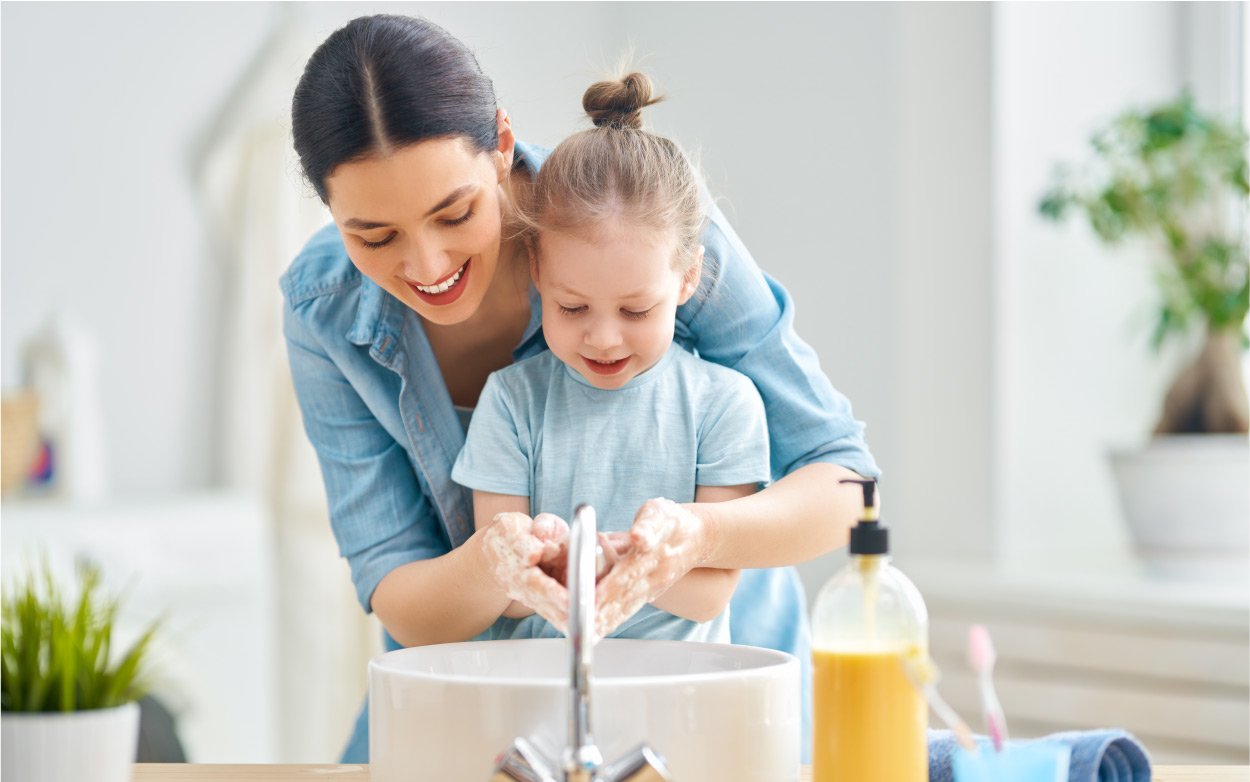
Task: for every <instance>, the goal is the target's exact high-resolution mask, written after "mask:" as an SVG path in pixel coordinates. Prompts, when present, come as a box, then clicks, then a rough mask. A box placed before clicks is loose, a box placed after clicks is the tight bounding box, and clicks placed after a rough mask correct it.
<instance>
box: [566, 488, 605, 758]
mask: <svg viewBox="0 0 1250 782" xmlns="http://www.w3.org/2000/svg"><path fill="white" fill-rule="evenodd" d="M596 533H597V530H596V519H595V509H594V508H592V507H590V506H589V505H586V504H585V503H583V504H581V505H578V506H577V509H576V510H575V511H574V512H573V522H572V523H571V524H570V525H569V568H568V587H569V651H570V655H569V657H570V666H569V744H568V748H567V749H565V751H564V772H565V774H566V779H567V780H568V782H591V780H592V779H593V778H594V774H595V771H597V770H598V768H599V766H601V765H602V764H603V754H602V753H600V752H599V749H598V747H596V746H595V744H594V738H593V736H592V734H591V730H590V668H591V663H592V660H593V658H594V647H595V625H594V616H595V614H594V609H595V572H596V570H597V568H596V567H595V544H596V541H597V540H598V535H597V534H596Z"/></svg>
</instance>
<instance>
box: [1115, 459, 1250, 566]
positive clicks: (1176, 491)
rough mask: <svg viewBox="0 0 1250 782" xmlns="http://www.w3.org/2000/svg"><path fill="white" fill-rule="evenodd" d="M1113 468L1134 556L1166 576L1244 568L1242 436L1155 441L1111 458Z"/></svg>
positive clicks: (1249, 511) (1247, 521)
mask: <svg viewBox="0 0 1250 782" xmlns="http://www.w3.org/2000/svg"><path fill="white" fill-rule="evenodd" d="M1111 463H1112V468H1113V470H1114V472H1115V477H1116V483H1117V484H1118V488H1119V493H1120V502H1121V505H1122V506H1123V509H1124V516H1125V519H1126V520H1127V521H1128V525H1129V529H1130V531H1131V533H1132V535H1133V541H1134V543H1135V544H1136V547H1137V552H1138V554H1139V555H1140V557H1141V558H1142V560H1143V562H1145V563H1146V564H1147V565H1148V566H1150V567H1152V568H1153V569H1156V570H1161V571H1170V572H1177V573H1180V572H1199V571H1206V572H1208V573H1216V572H1224V573H1227V572H1231V571H1239V572H1240V573H1241V574H1242V575H1243V576H1244V574H1245V573H1246V572H1247V567H1248V566H1250V440H1247V438H1246V437H1245V436H1244V435H1222V434H1218V435H1217V434H1199V435H1167V436H1162V437H1155V438H1153V439H1151V441H1150V442H1149V443H1148V444H1147V445H1146V446H1145V447H1144V448H1141V449H1139V450H1136V451H1122V452H1116V453H1112V455H1111Z"/></svg>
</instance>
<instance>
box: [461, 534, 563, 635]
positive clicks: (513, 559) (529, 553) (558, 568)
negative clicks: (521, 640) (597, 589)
mask: <svg viewBox="0 0 1250 782" xmlns="http://www.w3.org/2000/svg"><path fill="white" fill-rule="evenodd" d="M568 537H569V526H568V524H566V523H565V522H564V520H563V519H561V518H560V517H558V516H554V515H552V514H550V513H540V514H539V515H538V516H537V517H536V518H533V519H531V518H530V517H529V516H527V515H526V514H524V513H513V512H509V513H500V514H498V515H497V516H495V518H494V521H493V522H492V523H491V526H490V527H488V528H487V529H486V532H485V538H484V540H483V547H482V548H483V550H484V551H485V554H486V558H487V561H488V563H489V566H490V568H491V574H492V575H493V576H494V578H495V581H496V583H498V584H499V586H500V587H501V588H502V589H503V590H504V592H505V593H506V594H507V595H508V597H510V598H511V599H512V600H514V601H517V602H519V603H521V604H523V605H525V606H528V607H529V608H532V609H534V611H535V612H537V613H538V615H539V616H541V617H543V618H544V619H546V620H547V621H548V622H551V624H552V625H554V626H555V627H556V628H557V629H559V630H560V631H561V632H566V630H567V628H568V613H569V593H568V589H567V588H566V587H565V585H564V583H563V578H562V574H563V568H564V567H566V566H567V561H568V553H567V552H568ZM553 576H554V577H553ZM510 608H511V607H510Z"/></svg>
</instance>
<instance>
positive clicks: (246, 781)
mask: <svg viewBox="0 0 1250 782" xmlns="http://www.w3.org/2000/svg"><path fill="white" fill-rule="evenodd" d="M811 778H812V774H811V770H810V769H807V768H804V769H803V772H802V774H801V775H800V780H801V782H808V780H810V779H811ZM132 779H133V782H313V780H316V782H369V767H368V766H331V765H320V766H311V765H272V766H230V765H206V764H191V763H138V764H136V765H135V773H134V777H133V778H132ZM1154 782H1250V766H1156V767H1155V768H1154Z"/></svg>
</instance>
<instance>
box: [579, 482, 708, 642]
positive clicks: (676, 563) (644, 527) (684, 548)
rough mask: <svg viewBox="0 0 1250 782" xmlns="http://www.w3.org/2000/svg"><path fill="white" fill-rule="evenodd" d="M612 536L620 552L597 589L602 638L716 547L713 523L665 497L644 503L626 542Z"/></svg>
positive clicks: (597, 623) (615, 551) (615, 552)
mask: <svg viewBox="0 0 1250 782" xmlns="http://www.w3.org/2000/svg"><path fill="white" fill-rule="evenodd" d="M613 542H614V543H616V544H617V545H613V547H612V548H613V551H612V554H613V555H617V556H618V557H619V558H618V559H617V561H616V562H615V563H614V564H613V566H612V569H611V570H610V571H609V572H608V574H607V575H606V576H604V577H603V580H602V581H600V582H599V585H598V587H597V588H596V590H595V604H596V606H597V610H596V617H595V633H596V635H597V637H599V638H604V637H606V636H607V635H608V634H609V633H611V632H612V631H613V630H615V629H616V628H617V627H619V626H620V625H621V623H622V622H624V621H625V620H626V619H628V618H629V617H631V616H633V615H634V614H635V613H637V611H638V609H640V608H642V607H643V605H645V604H646V603H649V602H651V601H652V600H654V599H655V598H656V597H658V596H659V595H661V594H663V593H664V591H665V590H667V589H668V588H669V587H670V586H672V585H673V584H674V583H676V582H677V581H678V580H680V579H681V578H682V577H683V576H685V575H686V574H687V573H689V572H690V571H691V570H692V569H693V568H696V567H698V566H699V565H700V564H701V563H702V562H703V561H704V560H705V559H706V558H707V556H708V554H709V553H710V552H711V550H712V540H711V529H710V528H709V526H708V525H707V524H706V523H705V522H704V521H703V519H702V518H700V517H699V516H698V515H696V514H695V513H693V512H692V511H691V510H690V509H689V508H687V507H686V506H683V505H678V504H677V503H675V502H673V501H672V500H666V499H663V498H658V499H652V500H647V501H646V502H645V503H643V506H642V508H640V509H639V511H638V515H637V516H635V517H634V524H633V526H632V527H631V528H630V530H629V540H628V545H626V544H625V542H624V541H623V540H620V539H618V540H617V541H613ZM605 553H606V547H605Z"/></svg>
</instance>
